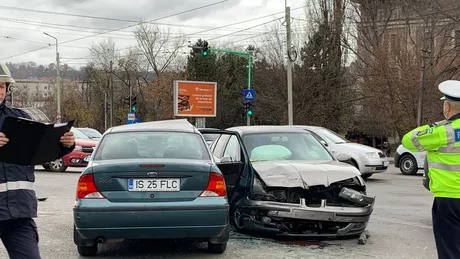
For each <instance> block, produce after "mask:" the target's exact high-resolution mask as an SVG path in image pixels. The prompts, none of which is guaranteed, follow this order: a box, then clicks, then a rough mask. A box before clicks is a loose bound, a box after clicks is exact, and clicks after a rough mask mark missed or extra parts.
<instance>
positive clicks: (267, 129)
mask: <svg viewBox="0 0 460 259" xmlns="http://www.w3.org/2000/svg"><path fill="white" fill-rule="evenodd" d="M227 130H232V131H238V132H239V133H240V134H241V135H245V134H254V133H273V132H283V133H307V134H309V133H308V132H307V131H305V130H303V129H301V128H298V127H293V126H285V125H275V126H272V125H261V126H238V127H231V128H228V129H227Z"/></svg>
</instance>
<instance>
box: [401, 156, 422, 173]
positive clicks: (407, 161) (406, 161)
mask: <svg viewBox="0 0 460 259" xmlns="http://www.w3.org/2000/svg"><path fill="white" fill-rule="evenodd" d="M399 170H400V171H401V173H402V174H403V175H414V174H417V171H418V165H417V161H416V160H415V158H414V157H413V156H411V155H404V156H403V157H401V160H400V161H399Z"/></svg>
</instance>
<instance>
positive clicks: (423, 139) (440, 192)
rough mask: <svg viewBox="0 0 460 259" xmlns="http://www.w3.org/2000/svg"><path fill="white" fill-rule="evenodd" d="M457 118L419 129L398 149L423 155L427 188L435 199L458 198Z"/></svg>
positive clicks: (459, 131)
mask: <svg viewBox="0 0 460 259" xmlns="http://www.w3.org/2000/svg"><path fill="white" fill-rule="evenodd" d="M459 117H460V116H458V115H456V116H454V117H453V120H450V121H447V120H446V121H441V122H438V123H435V124H432V125H424V126H420V127H418V128H416V129H414V130H412V131H410V132H409V133H407V134H406V135H404V137H403V139H402V145H403V146H404V147H405V148H407V149H409V150H410V151H412V152H420V151H426V155H427V161H428V177H429V188H430V191H431V192H432V193H433V194H434V196H435V197H443V198H460V118H459Z"/></svg>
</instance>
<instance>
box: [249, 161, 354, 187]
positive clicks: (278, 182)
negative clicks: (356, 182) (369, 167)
mask: <svg viewBox="0 0 460 259" xmlns="http://www.w3.org/2000/svg"><path fill="white" fill-rule="evenodd" d="M252 166H253V168H254V169H255V171H256V173H257V175H258V176H260V179H261V180H262V181H263V182H264V183H265V184H266V185H267V186H268V187H285V188H296V187H300V188H305V189H308V187H309V186H315V185H324V186H329V185H330V184H331V183H334V182H339V181H343V180H346V179H349V178H353V177H356V176H359V175H361V173H360V172H359V171H358V169H356V168H355V167H353V166H351V165H349V164H345V163H342V162H338V161H326V162H324V161H318V162H306V161H275V162H273V161H260V162H253V163H252Z"/></svg>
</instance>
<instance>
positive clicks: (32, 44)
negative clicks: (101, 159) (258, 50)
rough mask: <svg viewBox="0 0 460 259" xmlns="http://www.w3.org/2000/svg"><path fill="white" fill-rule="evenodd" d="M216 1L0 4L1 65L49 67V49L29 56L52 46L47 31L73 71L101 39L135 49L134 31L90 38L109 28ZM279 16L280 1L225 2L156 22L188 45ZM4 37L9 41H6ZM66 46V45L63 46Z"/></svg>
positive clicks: (23, 0)
mask: <svg viewBox="0 0 460 259" xmlns="http://www.w3.org/2000/svg"><path fill="white" fill-rule="evenodd" d="M217 1H218V0H157V1H152V0H124V1H117V0H78V1H77V0H52V1H50V0H10V1H7V2H5V1H4V2H2V3H0V28H1V31H0V46H2V47H1V48H0V62H6V61H10V62H27V61H34V62H36V63H38V64H45V65H47V64H49V63H51V62H54V60H55V48H54V46H51V47H48V48H45V49H42V50H39V51H32V50H34V49H38V48H43V47H46V45H47V44H54V42H55V41H54V39H52V38H50V37H48V36H46V35H44V34H43V32H44V31H46V32H47V33H49V34H51V35H53V36H54V37H56V38H58V39H59V43H60V45H59V52H60V56H61V61H62V63H68V64H69V66H72V67H79V66H83V65H84V64H85V62H87V61H88V59H85V57H86V58H87V57H88V56H89V51H88V48H89V47H90V46H91V45H92V44H98V43H99V42H101V41H103V40H106V39H108V38H112V39H113V40H114V41H115V42H116V46H117V48H126V47H129V46H134V45H136V41H135V38H134V36H133V32H132V31H133V29H134V28H129V29H125V30H120V31H116V32H111V33H106V34H102V35H95V33H98V32H103V31H107V30H108V29H117V28H121V27H126V26H128V25H135V24H136V23H135V21H140V20H152V19H157V18H160V17H164V16H168V15H171V14H175V13H180V12H183V11H185V10H190V9H193V8H196V7H199V6H203V5H207V4H211V3H215V2H217ZM248 1H250V2H248ZM291 2H296V1H291ZM248 3H249V4H248ZM299 5H300V4H299ZM1 6H9V7H20V8H30V9H34V10H46V11H52V12H61V13H67V14H82V15H89V16H99V17H110V18H115V19H119V20H131V21H132V22H129V21H113V20H102V19H90V18H83V17H73V16H69V15H56V14H49V13H41V12H25V11H17V10H16V11H15V10H8V9H5V8H2V7H1ZM293 7H297V6H293ZM283 11H284V0H230V1H228V2H225V3H221V4H218V5H214V6H210V7H207V8H203V9H199V10H195V11H192V12H188V13H184V14H181V15H177V16H173V17H169V18H166V19H161V20H159V21H158V22H160V23H170V24H175V25H182V26H172V27H171V29H172V30H173V34H174V35H177V34H178V33H179V31H180V32H183V33H187V34H192V35H190V36H189V37H187V40H191V41H195V40H196V39H198V38H204V39H206V38H213V37H216V36H219V35H224V34H226V33H230V32H234V31H236V30H240V29H244V28H248V27H251V26H254V25H256V24H260V23H262V22H265V21H269V20H271V19H273V18H274V17H268V18H266V19H261V20H257V21H253V22H248V23H243V24H240V25H235V26H232V27H229V28H225V29H218V30H216V29H214V30H212V31H209V32H206V33H201V34H197V32H200V31H203V30H205V29H212V28H215V27H219V26H223V25H227V24H231V23H235V22H238V21H243V20H247V19H251V18H255V17H258V16H263V15H267V14H271V13H274V12H283ZM299 13H300V12H299ZM2 19H3V20H2ZM5 19H6V20H5ZM11 19H15V20H11ZM164 28H166V27H164ZM264 28H265V27H260V28H256V29H251V30H248V31H246V32H244V34H245V35H246V36H245V37H248V35H251V34H252V35H254V34H256V33H257V32H260V31H263V30H264ZM241 34H243V33H241ZM5 36H8V37H10V38H6V37H5ZM80 38H84V39H80ZM241 38H243V36H242V35H240V36H238V34H235V35H232V36H229V37H226V38H222V39H219V41H220V40H222V42H229V41H237V40H238V39H241ZM77 39H80V40H77ZM255 40H257V39H255ZM67 41H69V42H68V43H65V42H67ZM26 52H29V53H26ZM19 54H21V55H19ZM10 57H11V58H10ZM5 58H7V59H5Z"/></svg>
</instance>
